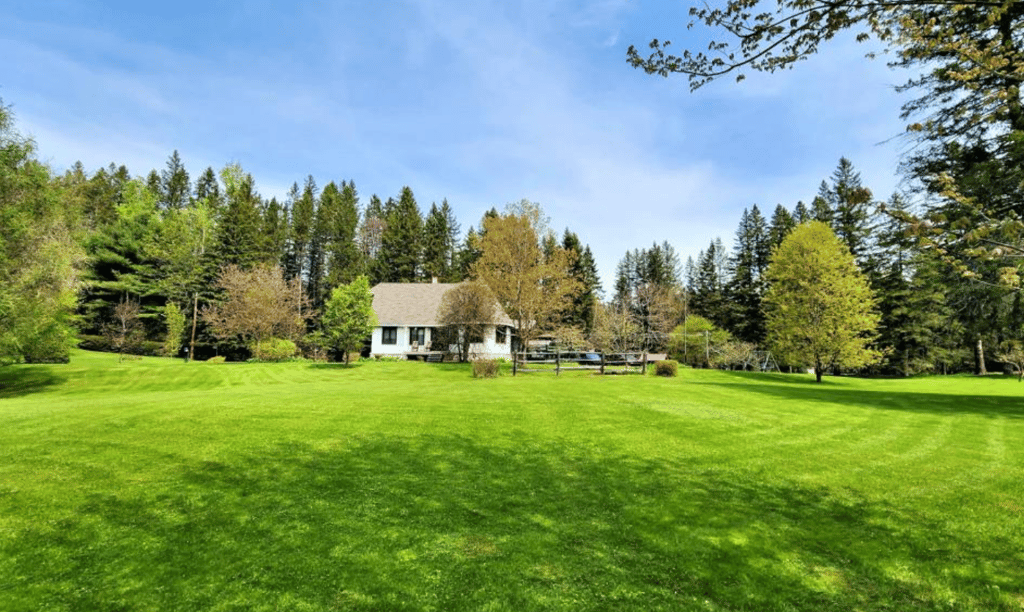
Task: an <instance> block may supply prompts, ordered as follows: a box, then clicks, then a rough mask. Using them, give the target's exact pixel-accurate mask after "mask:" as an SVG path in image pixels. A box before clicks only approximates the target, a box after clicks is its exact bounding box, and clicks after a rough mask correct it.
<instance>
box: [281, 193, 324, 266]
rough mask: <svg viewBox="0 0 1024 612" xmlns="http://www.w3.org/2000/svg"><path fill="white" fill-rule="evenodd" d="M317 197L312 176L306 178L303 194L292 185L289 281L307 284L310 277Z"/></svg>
mask: <svg viewBox="0 0 1024 612" xmlns="http://www.w3.org/2000/svg"><path fill="white" fill-rule="evenodd" d="M316 197H317V189H316V182H315V181H314V180H313V177H312V176H308V177H306V182H305V184H304V185H303V189H302V191H301V193H300V191H299V186H298V184H296V183H292V188H291V190H290V191H289V192H288V200H289V202H290V204H291V205H290V208H291V219H290V228H289V232H288V261H287V264H288V265H287V266H286V268H285V277H286V278H287V279H288V280H291V279H293V278H298V279H300V281H302V282H305V280H306V278H307V277H308V272H309V243H310V239H311V237H312V234H313V224H314V223H315V221H316Z"/></svg>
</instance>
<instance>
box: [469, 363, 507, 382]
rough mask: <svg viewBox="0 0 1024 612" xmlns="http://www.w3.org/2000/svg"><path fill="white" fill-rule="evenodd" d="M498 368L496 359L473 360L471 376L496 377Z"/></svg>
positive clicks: (499, 364) (499, 365)
mask: <svg viewBox="0 0 1024 612" xmlns="http://www.w3.org/2000/svg"><path fill="white" fill-rule="evenodd" d="M500 369H501V362H500V361H498V360H497V359H479V360H477V361H474V362H473V378H497V376H498V371H499V370H500Z"/></svg>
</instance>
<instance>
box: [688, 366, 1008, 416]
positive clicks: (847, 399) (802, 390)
mask: <svg viewBox="0 0 1024 612" xmlns="http://www.w3.org/2000/svg"><path fill="white" fill-rule="evenodd" d="M723 374H726V375H728V376H729V377H731V378H733V379H735V382H720V381H714V380H707V381H703V380H702V381H701V383H700V384H702V385H712V386H721V387H729V388H736V389H742V390H744V391H749V392H750V393H759V394H762V395H768V396H771V397H775V398H779V399H785V400H792V401H797V402H826V403H830V404H848V405H855V406H862V407H870V408H879V409H883V410H899V411H906V412H922V413H928V414H936V415H954V414H976V415H982V416H989V417H1003V418H1009V419H1024V404H1021V402H1020V401H1019V400H1018V399H1017V398H1014V397H1007V396H999V395H959V394H949V393H920V392H907V391H901V390H899V389H894V388H891V387H890V388H887V389H884V390H878V391H874V390H868V389H851V388H849V387H842V386H839V385H836V384H832V385H827V384H825V383H824V382H823V383H822V384H821V385H818V384H816V383H814V382H813V379H812V382H811V384H802V383H794V382H791V381H789V380H787V378H788V376H789V375H786V374H761V373H753V372H723Z"/></svg>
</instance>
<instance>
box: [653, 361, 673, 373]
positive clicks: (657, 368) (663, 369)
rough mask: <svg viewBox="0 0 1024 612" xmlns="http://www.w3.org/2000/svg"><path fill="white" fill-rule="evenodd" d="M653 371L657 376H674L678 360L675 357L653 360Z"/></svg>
mask: <svg viewBox="0 0 1024 612" xmlns="http://www.w3.org/2000/svg"><path fill="white" fill-rule="evenodd" d="M654 373H655V374H657V375H658V376H675V375H676V374H678V373H679V362H678V361H676V360H675V359H665V360H663V361H656V362H654Z"/></svg>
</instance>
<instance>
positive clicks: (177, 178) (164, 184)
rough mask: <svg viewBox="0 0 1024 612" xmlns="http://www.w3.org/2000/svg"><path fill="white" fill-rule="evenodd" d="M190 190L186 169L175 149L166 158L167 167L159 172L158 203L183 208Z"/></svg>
mask: <svg viewBox="0 0 1024 612" xmlns="http://www.w3.org/2000/svg"><path fill="white" fill-rule="evenodd" d="M191 191H192V187H191V183H190V182H189V178H188V171H186V170H185V164H183V163H182V162H181V157H180V156H179V155H178V151H177V149H175V151H174V153H172V154H171V156H170V158H168V160H167V167H166V168H165V169H164V171H163V172H162V173H161V174H160V204H161V206H163V207H164V208H174V209H179V210H180V209H182V208H185V206H186V205H187V204H188V200H189V195H190V194H191Z"/></svg>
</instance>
